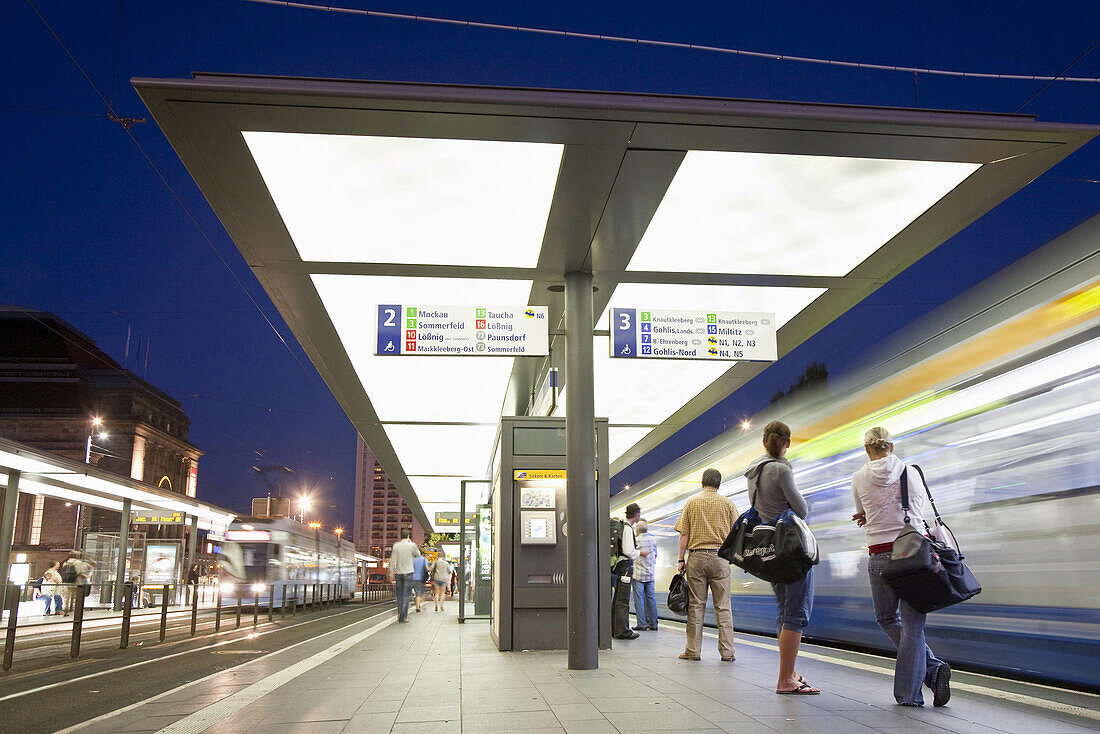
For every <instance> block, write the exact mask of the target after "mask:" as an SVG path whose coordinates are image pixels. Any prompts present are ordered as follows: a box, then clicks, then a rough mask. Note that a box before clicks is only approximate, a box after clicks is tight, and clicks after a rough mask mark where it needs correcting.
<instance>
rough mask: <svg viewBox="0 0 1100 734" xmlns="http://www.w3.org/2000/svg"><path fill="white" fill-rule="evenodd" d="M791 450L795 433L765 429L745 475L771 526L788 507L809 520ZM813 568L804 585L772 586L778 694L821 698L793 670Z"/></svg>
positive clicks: (779, 427)
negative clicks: (790, 459)
mask: <svg viewBox="0 0 1100 734" xmlns="http://www.w3.org/2000/svg"><path fill="white" fill-rule="evenodd" d="M790 446H791V429H790V428H788V427H787V424H785V423H781V422H780V421H772V422H771V423H769V424H768V425H767V426H765V427H764V450H765V451H766V452H767V453H766V454H764V455H763V456H761V457H760V458H759V459H756V460H755V461H753V462H752V463H751V464H749V468H748V469H747V470H745V478H746V479H747V480H748V485H749V501H750V502H751V503H752V506H753V507H755V508H756V511H757V512H758V513H759V514H760V518H761V519H762V520H763V521H764V522H772V521H773V520H775V517H776V515H778V514H779V513H781V512H783V510H785V509H787V508H788V507H790V508H791V511H792V512H793V513H794V514H796V515H798V516H799V517H801V518H802V519H806V516H807V515H808V514H809V512H810V508H809V506H808V505H807V504H806V500H805V499H803V497H802V495H801V494H799V492H798V487H796V486H795V484H794V472H792V471H791V464H790V462H788V461H787V459H786V454H787V449H789V448H790ZM813 573H814V572H813V569H812V568H811V569H810V570H809V571H807V572H806V577H805V578H803V579H802V580H800V581H792V582H791V583H788V584H772V591H774V592H775V603H776V606H777V607H778V610H779V612H778V614H777V615H776V618H775V625H776V632H777V633H778V635H779V682H778V683H776V686H775V692H776V693H784V694H796V695H814V694H818V693H821V691H820V690H818V689H817V688H814V687H813V686H811V685H810V684H809V683H807V682H806V681H805V679H803V678H802V676H800V675H799V674H798V672H797V671H795V669H794V665H795V660H796V658H797V657H798V646H799V645H800V644H801V643H802V631H803V630H805V629H806V625H807V624H809V622H810V610H811V609H812V608H813V603H814V577H813Z"/></svg>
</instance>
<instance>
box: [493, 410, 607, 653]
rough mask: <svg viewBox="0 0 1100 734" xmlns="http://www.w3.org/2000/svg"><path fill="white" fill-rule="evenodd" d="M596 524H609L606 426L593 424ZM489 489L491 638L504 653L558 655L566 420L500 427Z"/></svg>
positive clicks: (602, 542) (603, 574)
mask: <svg viewBox="0 0 1100 734" xmlns="http://www.w3.org/2000/svg"><path fill="white" fill-rule="evenodd" d="M595 430H596V466H597V467H598V470H597V477H596V496H597V503H598V505H597V517H598V518H601V519H604V518H606V517H607V516H608V512H609V509H608V504H609V498H610V492H609V489H610V488H609V486H608V481H609V479H610V472H609V466H608V464H609V462H608V454H607V419H606V418H597V419H596V425H595ZM497 452H498V453H497V456H496V461H495V462H494V469H495V471H494V476H493V484H492V490H491V491H492V495H491V499H490V502H491V504H492V517H493V519H494V523H493V555H494V558H493V565H494V569H493V571H494V574H493V576H494V582H493V586H494V589H493V591H494V594H493V604H492V619H491V631H492V636H493V641H494V642H495V643H496V644H497V647H498V648H499V649H500V650H559V649H565V648H566V647H567V642H568V629H567V620H566V582H567V576H566V569H567V566H568V564H567V562H566V559H567V555H566V538H567V537H568V533H569V517H568V513H567V511H566V501H565V419H564V418H543V417H505V418H502V419H501V430H500V439H499V444H498V445H497ZM597 527H598V531H599V550H598V559H599V561H598V563H597V568H598V578H595V579H592V580H591V583H594V584H597V585H598V588H599V589H601V590H604V591H606V593H600V594H598V598H599V603H600V606H599V620H600V643H599V644H600V648H601V649H607V648H609V647H610V646H611V592H610V589H611V569H610V566H609V564H608V563H607V558H606V556H607V552H606V549H607V547H608V544H609V543H610V538H609V535H610V530H609V527H608V523H607V521H606V520H604V521H603V522H599V523H598V525H597Z"/></svg>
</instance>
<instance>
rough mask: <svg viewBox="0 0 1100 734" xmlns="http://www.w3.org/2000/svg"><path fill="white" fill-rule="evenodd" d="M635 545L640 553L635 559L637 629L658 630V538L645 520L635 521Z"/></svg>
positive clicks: (634, 586) (634, 585)
mask: <svg viewBox="0 0 1100 734" xmlns="http://www.w3.org/2000/svg"><path fill="white" fill-rule="evenodd" d="M634 532H635V534H636V535H635V546H637V548H638V550H639V551H640V553H639V554H638V560H636V561H634V581H633V583H631V585H630V586H631V591H633V592H634V616H635V617H637V619H638V624H637V625H636V626H635V627H634V629H636V630H639V631H641V630H651V631H653V632H656V631H657V594H656V589H655V587H654V574H653V572H654V570H655V569H656V568H657V539H656V538H654V537H653V536H652V535H651V534H650V533H649V524H648V523H646V521H645V520H638V522H636V523H634Z"/></svg>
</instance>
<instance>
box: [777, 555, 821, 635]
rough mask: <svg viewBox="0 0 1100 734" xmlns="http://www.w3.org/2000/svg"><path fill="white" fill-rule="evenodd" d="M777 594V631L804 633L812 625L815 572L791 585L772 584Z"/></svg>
mask: <svg viewBox="0 0 1100 734" xmlns="http://www.w3.org/2000/svg"><path fill="white" fill-rule="evenodd" d="M772 591H773V592H774V593H775V606H776V615H775V631H776V634H778V633H780V632H782V631H783V630H790V631H791V632H802V631H803V630H805V629H806V626H807V625H808V624H809V623H810V612H811V611H813V608H814V570H813V569H812V568H811V569H810V570H809V571H807V572H806V576H805V577H804V578H802V579H800V580H798V581H792V582H790V583H789V584H772Z"/></svg>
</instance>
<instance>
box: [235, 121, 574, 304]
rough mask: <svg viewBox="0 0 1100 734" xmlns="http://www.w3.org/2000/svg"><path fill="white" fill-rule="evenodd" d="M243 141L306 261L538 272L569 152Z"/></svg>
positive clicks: (289, 138)
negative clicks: (497, 267) (563, 161)
mask: <svg viewBox="0 0 1100 734" xmlns="http://www.w3.org/2000/svg"><path fill="white" fill-rule="evenodd" d="M242 134H243V135H244V139H245V142H246V143H247V144H248V148H249V150H250V151H251V153H252V157H253V159H254V160H255V161H256V165H257V166H258V167H259V169H260V174H261V175H262V176H263V179H264V183H266V184H267V188H268V190H269V191H270V192H271V198H272V199H273V200H274V202H275V205H276V206H277V207H278V208H279V214H280V215H281V216H282V218H283V223H284V224H285V225H286V228H287V231H288V232H289V233H290V236H291V238H292V239H293V240H294V245H295V247H297V248H298V253H299V254H300V255H301V256H302V259H303V260H317V261H333V262H370V263H420V264H434V265H478V264H484V263H492V264H494V265H505V266H513V267H534V266H535V265H536V264H537V262H538V257H539V250H540V248H541V247H542V237H543V232H544V231H545V229H546V219H547V216H548V215H549V213H550V202H551V199H552V198H553V195H554V187H555V184H556V182H557V176H558V168H559V167H560V165H561V158H562V151H563V149H564V148H563V146H561V145H557V144H550V143H513V142H500V141H485V140H438V139H431V138H390V137H373V136H366V135H318V134H312V133H280V132H250V131H245V132H243V133H242ZM524 302H526V301H524Z"/></svg>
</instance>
